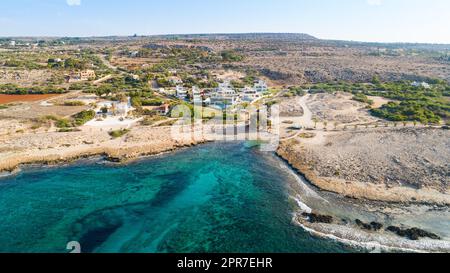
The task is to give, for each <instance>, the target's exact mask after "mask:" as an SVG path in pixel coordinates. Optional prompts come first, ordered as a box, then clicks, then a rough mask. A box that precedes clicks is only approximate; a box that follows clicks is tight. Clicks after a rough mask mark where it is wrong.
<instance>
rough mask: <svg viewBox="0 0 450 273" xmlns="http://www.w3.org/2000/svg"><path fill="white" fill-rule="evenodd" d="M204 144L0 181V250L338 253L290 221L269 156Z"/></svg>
mask: <svg viewBox="0 0 450 273" xmlns="http://www.w3.org/2000/svg"><path fill="white" fill-rule="evenodd" d="M250 146H251V145H244V144H242V143H231V144H230V143H226V144H224V143H221V144H206V145H202V146H198V147H195V148H190V149H187V150H183V151H180V152H177V153H174V154H170V155H164V156H159V157H155V158H150V159H143V160H140V161H138V162H134V163H131V164H127V165H108V164H102V163H100V162H99V161H89V162H79V163H76V164H72V165H69V166H62V167H50V168H46V167H33V168H27V169H26V170H25V171H23V172H20V173H19V174H17V175H16V176H13V177H8V178H3V179H0V252H68V251H67V250H66V245H67V243H68V242H69V241H79V242H80V244H81V247H82V252H107V253H109V252H121V253H123V252H125V253H128V252H132V253H136V252H138V253H140V252H146V253H148V252H149V253H155V252H163V253H164V252H175V253H190V252H239V253H241V252H244V253H245V252H283V253H284V252H344V251H350V250H349V249H347V248H345V247H343V246H342V245H340V244H337V243H335V242H332V241H328V240H322V239H317V238H313V237H311V236H310V235H309V234H308V233H306V232H304V231H303V230H302V229H301V228H299V227H296V226H294V225H293V224H292V223H291V218H292V211H293V207H292V202H290V201H289V195H288V192H287V184H288V183H287V182H288V181H287V180H288V179H293V178H292V177H291V176H290V175H289V174H288V173H287V171H286V170H285V169H283V168H281V167H280V166H279V161H277V160H276V159H275V158H274V156H273V155H270V154H263V153H261V152H260V151H259V150H258V149H257V148H255V147H250Z"/></svg>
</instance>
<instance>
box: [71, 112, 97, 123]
mask: <svg viewBox="0 0 450 273" xmlns="http://www.w3.org/2000/svg"><path fill="white" fill-rule="evenodd" d="M94 118H95V111H93V110H87V111H82V112H80V113H78V114H76V115H74V116H73V119H74V125H75V126H81V125H84V124H85V123H86V122H88V121H90V120H92V119H94Z"/></svg>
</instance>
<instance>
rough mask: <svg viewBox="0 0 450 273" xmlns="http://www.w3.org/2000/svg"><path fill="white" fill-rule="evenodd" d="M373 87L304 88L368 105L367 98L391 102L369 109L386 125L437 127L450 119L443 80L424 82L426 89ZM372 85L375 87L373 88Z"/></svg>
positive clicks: (399, 84) (400, 85)
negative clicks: (347, 95) (350, 96)
mask: <svg viewBox="0 0 450 273" xmlns="http://www.w3.org/2000/svg"><path fill="white" fill-rule="evenodd" d="M372 82H373V83H348V82H339V83H320V84H313V85H309V86H305V88H310V90H311V91H310V92H311V93H323V92H328V93H335V92H337V91H345V92H349V93H352V94H353V95H354V98H353V99H355V100H357V101H362V102H365V103H369V104H370V103H371V100H370V99H369V98H368V96H379V97H383V98H387V99H391V100H395V101H397V102H391V103H389V104H387V105H384V106H383V107H381V108H380V109H372V110H371V114H372V115H374V116H376V117H380V118H384V119H387V120H390V121H397V122H400V121H416V122H421V123H439V122H440V121H442V120H444V121H448V120H449V119H450V99H449V96H450V86H449V85H448V84H447V83H446V82H445V81H443V80H439V79H428V80H427V82H428V83H429V85H430V87H429V88H427V87H424V86H413V85H412V83H411V82H410V81H400V82H388V83H382V82H378V79H377V78H376V77H374V79H373V80H372ZM374 83H375V84H374Z"/></svg>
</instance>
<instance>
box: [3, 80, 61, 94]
mask: <svg viewBox="0 0 450 273" xmlns="http://www.w3.org/2000/svg"><path fill="white" fill-rule="evenodd" d="M0 93H2V94H9V95H29V94H39V95H43V94H63V93H67V90H65V89H63V88H57V87H53V86H33V87H19V86H17V85H15V84H11V83H8V84H0Z"/></svg>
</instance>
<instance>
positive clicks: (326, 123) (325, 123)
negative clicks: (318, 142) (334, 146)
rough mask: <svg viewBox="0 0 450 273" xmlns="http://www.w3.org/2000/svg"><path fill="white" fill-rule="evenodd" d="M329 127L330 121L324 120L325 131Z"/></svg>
mask: <svg viewBox="0 0 450 273" xmlns="http://www.w3.org/2000/svg"><path fill="white" fill-rule="evenodd" d="M327 127H328V122H327V121H324V122H323V128H324V129H325V131H326V130H327Z"/></svg>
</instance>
